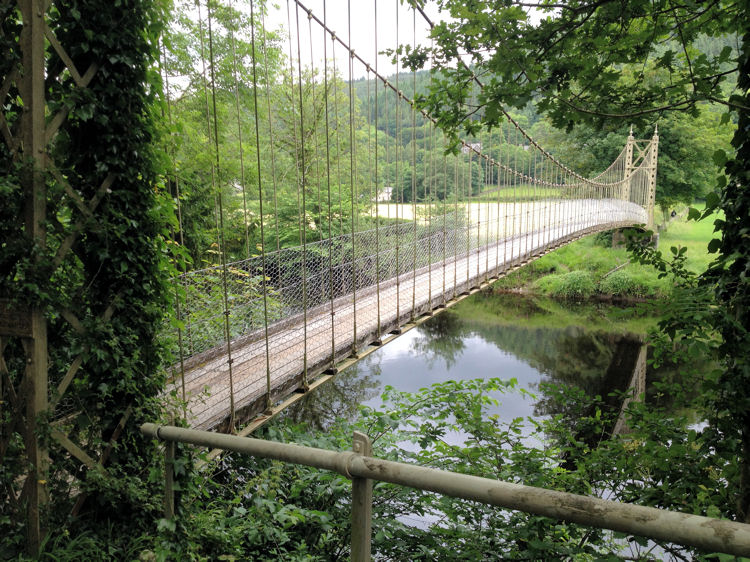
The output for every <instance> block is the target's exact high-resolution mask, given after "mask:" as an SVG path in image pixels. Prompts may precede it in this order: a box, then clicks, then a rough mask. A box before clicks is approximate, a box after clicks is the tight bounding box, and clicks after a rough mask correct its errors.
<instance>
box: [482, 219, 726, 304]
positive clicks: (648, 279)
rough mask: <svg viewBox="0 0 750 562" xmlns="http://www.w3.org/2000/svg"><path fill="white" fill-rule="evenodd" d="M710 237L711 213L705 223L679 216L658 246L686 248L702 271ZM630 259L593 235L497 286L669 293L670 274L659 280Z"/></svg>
mask: <svg viewBox="0 0 750 562" xmlns="http://www.w3.org/2000/svg"><path fill="white" fill-rule="evenodd" d="M711 238H713V219H712V218H711V217H709V218H707V219H706V220H704V221H701V222H695V221H689V222H688V221H687V220H686V219H684V218H680V219H675V220H673V221H672V222H671V223H670V224H669V226H668V229H667V230H666V231H665V232H662V233H661V236H660V240H659V249H660V250H661V251H662V253H664V254H665V255H669V253H670V248H671V247H673V246H675V247H686V248H687V249H688V251H687V262H686V265H687V267H688V269H690V270H692V271H694V272H696V273H699V272H701V271H704V270H705V269H706V266H707V265H708V264H709V263H710V262H711V260H712V259H713V256H712V255H711V254H709V253H708V251H707V249H706V248H707V245H708V242H709V241H710V240H711ZM629 259H630V256H629V255H628V252H627V250H625V248H612V247H610V245H609V243H608V241H607V239H606V236H604V235H596V236H588V237H586V238H584V239H583V240H579V241H577V242H573V243H572V244H568V245H567V246H565V247H563V248H560V249H558V250H556V251H554V252H551V253H549V254H547V255H546V256H544V257H542V258H540V259H538V260H537V261H535V262H533V263H531V264H529V265H527V266H525V267H523V268H521V269H519V270H518V271H516V272H514V273H512V274H510V275H508V276H507V277H505V278H503V279H500V280H499V281H498V282H497V283H496V284H495V285H494V286H495V287H496V288H498V289H523V290H524V291H527V292H530V293H534V294H542V295H549V296H554V297H560V298H572V299H583V298H587V297H589V296H591V295H593V294H595V293H599V294H604V295H610V296H615V297H625V298H627V297H630V298H632V297H636V298H660V297H664V296H666V295H667V294H669V292H670V291H671V281H670V280H669V279H668V278H664V279H659V278H658V275H657V273H656V271H654V270H653V269H652V268H651V267H648V266H643V265H639V264H635V263H628V261H629ZM618 267H619V269H617V268H618Z"/></svg>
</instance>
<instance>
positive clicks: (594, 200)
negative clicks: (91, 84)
mask: <svg viewBox="0 0 750 562" xmlns="http://www.w3.org/2000/svg"><path fill="white" fill-rule="evenodd" d="M293 10H294V11H292V10H290V13H289V14H287V20H288V22H289V26H290V30H291V31H290V33H289V37H288V40H289V45H288V46H289V56H288V61H287V62H288V64H289V67H288V72H287V73H286V74H287V75H286V77H285V80H286V81H287V85H291V86H292V88H291V90H290V91H291V92H292V93H291V97H290V98H289V99H288V100H287V101H288V103H289V107H288V108H286V109H287V111H286V112H283V111H282V109H280V108H279V107H278V105H277V104H276V103H275V95H276V94H275V92H274V85H273V84H270V85H269V83H268V82H267V81H263V83H261V82H260V81H259V76H262V75H263V74H264V73H265V72H267V67H265V66H264V63H263V61H260V60H258V62H257V63H256V62H255V60H256V59H253V62H252V68H251V70H252V72H251V76H252V86H253V96H254V98H253V99H254V102H253V105H252V106H251V107H250V110H252V111H253V112H254V116H255V129H254V138H253V142H254V144H255V152H256V162H255V164H256V166H257V170H258V173H257V185H256V188H257V191H255V192H254V194H253V193H252V192H251V193H250V194H249V195H247V196H248V197H249V198H250V199H251V200H252V202H253V203H254V204H256V207H255V208H256V209H257V210H258V213H259V216H258V217H256V218H257V223H258V230H259V231H260V238H259V241H258V240H255V241H254V242H253V243H250V242H249V241H247V243H246V246H247V248H248V252H247V256H246V257H245V258H244V259H232V256H231V255H230V254H229V253H228V252H227V251H225V247H226V244H225V243H224V239H223V233H224V230H223V227H221V226H220V227H219V229H218V230H219V240H217V244H216V245H217V247H218V248H219V253H220V254H221V255H220V259H219V263H217V264H216V265H213V266H211V267H207V268H204V269H199V270H192V271H185V272H184V273H183V274H182V275H180V276H179V277H177V278H175V279H174V283H175V284H176V286H177V287H178V293H179V294H180V296H179V297H178V302H177V303H176V310H177V313H178V315H179V318H178V323H177V325H178V327H177V328H175V329H173V330H172V331H171V336H170V337H171V340H172V342H173V346H172V347H173V351H174V353H173V357H174V360H173V361H172V365H171V367H170V370H171V374H172V376H171V383H170V384H171V390H173V391H176V392H177V393H178V395H181V396H182V397H183V398H184V400H185V401H186V403H187V410H186V418H187V422H188V424H189V425H190V426H191V427H193V428H196V429H223V430H234V428H235V427H236V426H237V425H238V424H240V425H241V424H245V423H248V422H250V423H249V425H247V426H246V427H245V429H244V430H243V431H244V433H249V432H250V431H252V429H254V428H255V427H257V426H258V425H260V424H262V423H263V422H264V421H265V420H266V419H268V417H269V416H270V415H272V414H273V413H275V412H278V411H280V410H281V409H283V408H284V407H285V406H286V405H288V404H289V403H291V402H293V401H295V400H296V399H297V398H298V397H299V396H300V395H302V394H303V393H304V392H306V391H308V390H310V389H312V388H315V387H316V386H317V385H319V384H322V383H323V382H325V381H326V380H328V378H329V377H330V376H332V374H334V373H335V372H336V371H337V370H339V369H340V368H342V366H345V365H346V364H348V362H350V361H353V360H356V358H358V357H361V356H362V355H364V354H366V353H369V352H370V351H371V350H372V349H373V346H377V345H380V344H381V343H383V342H386V341H388V340H389V338H392V337H394V336H395V335H397V334H398V333H400V332H402V331H403V330H405V329H409V328H411V327H413V326H414V325H416V324H417V323H419V322H421V321H422V319H423V318H424V315H427V314H432V313H433V312H434V311H437V310H439V309H441V308H444V307H446V306H450V305H451V304H452V303H454V302H456V301H457V300H460V299H461V298H462V297H463V296H464V295H466V294H468V293H471V292H472V291H475V290H477V289H478V288H480V287H483V286H485V285H487V284H488V283H491V282H492V281H493V280H495V279H497V278H498V277H500V276H502V275H504V274H506V273H507V272H509V271H511V270H513V269H515V268H518V267H520V266H522V265H523V264H525V263H527V262H529V261H531V260H533V259H536V258H537V257H539V256H541V255H543V254H545V253H547V252H549V251H551V250H553V249H555V248H557V247H559V246H561V245H563V244H566V243H569V242H571V241H573V240H576V239H578V238H580V237H582V236H586V235H589V234H592V233H595V232H599V231H603V230H609V229H616V228H621V227H628V226H635V225H645V226H646V227H648V228H651V227H652V226H653V222H654V219H653V209H654V195H655V187H656V164H657V154H658V134H657V132H656V131H655V132H654V134H653V136H652V137H651V138H649V139H636V138H635V137H634V136H633V132H632V129H631V132H630V135H629V136H628V137H627V141H626V142H625V146H624V147H623V149H622V151H621V152H620V154H619V155H618V156H617V158H615V159H614V161H613V162H612V164H611V165H610V166H609V167H608V168H607V169H606V170H605V171H604V172H602V173H601V174H599V175H596V176H595V177H583V176H581V175H580V174H577V173H576V172H574V171H573V170H571V169H570V168H568V167H567V166H565V165H564V164H562V163H561V162H560V161H559V160H557V159H556V158H555V157H554V156H553V155H552V154H550V153H549V152H548V151H546V150H545V149H543V148H542V147H541V146H539V144H538V143H537V142H536V141H535V140H534V139H532V138H531V136H530V135H529V134H528V133H527V132H526V131H525V130H524V129H523V128H522V127H521V126H520V125H519V124H518V123H517V122H516V121H515V120H514V119H513V118H512V117H511V116H510V115H509V114H507V113H506V114H505V115H504V119H503V120H502V122H501V124H500V126H499V127H498V128H497V129H496V130H495V131H494V132H493V133H492V134H490V135H488V136H487V137H486V139H485V142H484V144H482V142H479V141H478V140H477V139H465V140H464V141H461V143H460V150H459V151H457V153H455V154H454V153H449V152H447V150H446V149H447V147H448V145H449V140H448V139H447V138H446V137H445V136H444V135H443V134H442V132H441V131H440V130H439V128H438V126H437V123H436V121H435V120H434V119H433V118H432V117H431V116H430V115H428V114H426V113H425V112H423V111H421V110H419V109H418V108H417V105H416V104H415V103H414V101H413V100H414V99H416V97H417V95H418V88H417V75H416V74H414V73H409V74H403V73H401V72H400V71H399V70H398V69H397V70H396V74H395V77H391V78H388V77H386V76H384V75H383V74H382V73H381V72H379V70H378V62H379V59H380V58H381V56H380V55H379V54H378V53H379V51H378V47H377V45H375V46H374V47H375V49H374V51H375V54H374V55H373V60H372V61H366V60H365V59H364V58H362V56H361V54H360V52H359V51H357V52H355V51H354V49H353V48H352V46H351V38H349V39H348V40H347V41H345V40H344V37H345V36H344V35H340V34H336V33H335V32H334V30H332V29H331V28H330V27H329V26H328V24H327V23H326V20H325V16H324V17H323V18H320V17H319V16H318V15H317V14H315V13H313V12H312V11H311V10H308V9H307V8H306V7H305V6H304V5H303V4H302V3H300V2H295V3H294V8H293ZM300 11H302V12H303V15H305V14H306V15H307V16H308V17H307V22H308V25H307V27H305V26H304V25H300V23H299V12H300ZM202 16H203V17H204V19H205V18H206V17H207V18H208V21H207V22H203V23H204V24H203V25H202V26H201V29H202V30H206V29H208V30H209V32H210V31H211V29H213V30H214V33H217V32H216V26H217V25H218V24H217V23H216V22H215V21H214V22H213V27H211V25H209V24H212V22H211V20H210V18H211V13H210V12H209V13H208V15H206V14H203V15H202ZM415 17H416V16H415ZM376 19H377V18H376ZM251 21H252V22H253V23H252V26H251V27H252V29H251V30H250V31H251V33H250V34H251V37H252V40H253V53H254V52H255V48H256V42H263V41H264V40H265V37H266V33H267V31H266V29H265V28H264V27H263V26H262V25H258V22H257V18H256V19H253V20H251ZM264 21H265V20H264V19H263V18H261V20H260V23H261V24H262V23H264ZM295 22H296V23H295ZM375 25H376V36H377V21H376V22H375ZM256 26H257V27H258V29H256ZM315 38H320V39H321V40H322V44H323V48H322V49H321V50H322V51H323V53H322V57H323V58H322V59H321V60H317V59H316V58H315V55H314V54H313V44H314V39H315ZM208 39H211V36H210V35H209V36H208ZM295 39H296V55H294V51H295V49H294V47H295V41H294V40H295ZM300 39H302V40H304V41H300ZM308 39H309V44H310V53H309V54H308V55H306V56H303V55H302V52H301V50H300V45H301V44H302V43H303V42H305V43H306V42H307V40H308ZM342 52H343V54H342ZM318 56H320V55H318ZM226 57H227V60H217V58H216V57H215V56H214V54H213V53H208V54H207V53H206V52H205V51H204V54H203V60H202V61H201V64H202V65H203V67H204V68H207V67H208V68H211V69H213V68H214V66H215V65H218V64H225V65H228V66H230V67H231V66H232V65H233V64H235V63H236V61H234V60H232V52H231V50H228V51H227V52H226ZM324 60H325V61H328V63H327V64H325V63H323V62H322V61H324ZM303 65H304V69H303ZM342 69H346V72H347V75H346V76H343V77H342V76H341V73H342V72H343V71H342ZM163 73H164V77H165V82H166V83H167V84H169V83H170V76H169V68H168V66H167V65H166V64H165V65H164V68H163ZM205 76H206V75H205V73H204V77H205ZM211 76H212V75H211ZM357 76H362V77H364V81H359V82H357V83H356V84H355V82H356V80H355V77H357ZM429 76H430V78H429V79H430V80H431V79H432V75H431V74H430V75H429ZM423 78H424V76H421V78H420V79H423ZM344 79H346V81H345V80H344ZM235 80H236V73H235ZM173 81H174V79H173ZM355 86H356V88H357V90H356V91H355ZM420 87H421V86H420ZM203 88H204V93H205V96H206V99H207V100H208V99H210V98H213V99H214V100H215V97H216V96H217V92H216V89H215V88H212V87H209V81H208V80H206V81H205V82H204V86H203ZM234 88H235V91H238V88H239V86H238V83H237V82H236V83H235V85H234ZM476 88H477V89H479V88H481V84H480V83H479V82H478V81H477V84H476ZM168 91H169V90H168ZM303 92H304V93H303ZM168 101H169V103H170V104H171V103H176V102H175V101H173V100H171V99H170V100H168ZM209 105H210V104H209ZM237 121H238V123H237V129H238V132H239V133H241V131H242V127H241V124H240V112H239V111H238V112H237ZM216 123H217V117H216V115H215V114H213V115H212V114H211V112H210V111H209V112H207V123H206V128H207V131H208V132H209V135H208V136H209V139H210V140H211V146H210V147H209V150H211V151H212V153H213V154H214V155H215V160H214V162H213V163H212V170H211V177H212V178H213V177H217V178H218V177H221V176H222V174H224V171H223V170H222V169H221V161H222V160H221V158H220V155H221V154H222V151H228V150H232V148H231V147H230V146H228V145H227V146H225V145H223V144H222V143H223V142H224V141H223V140H222V139H220V138H218V136H217V135H213V136H212V133H211V131H212V130H213V131H215V130H216V129H215V127H216ZM280 124H283V126H285V127H286V128H287V130H288V133H289V135H291V136H292V141H293V142H292V144H293V149H292V150H291V152H289V149H288V146H287V145H285V144H283V143H280V142H278V139H276V138H275V137H274V135H275V134H279V127H280V126H281V125H280ZM287 140H288V139H287ZM287 144H288V143H287ZM285 150H286V151H287V152H284V151H285ZM240 158H242V152H240ZM289 161H291V162H292V164H288V162H289ZM284 162H287V164H286V165H287V169H283V166H284ZM175 167H176V168H177V167H179V166H178V164H177V163H176V164H175ZM242 169H243V170H244V165H243V166H242ZM243 174H244V172H243ZM230 181H233V182H234V183H232V185H234V186H235V188H236V187H237V186H241V189H242V193H243V197H245V196H246V193H245V183H246V182H245V178H244V175H242V176H241V177H238V178H236V180H230ZM217 193H219V195H217V205H218V206H217V213H218V216H219V218H221V216H222V215H221V213H222V212H223V211H222V209H221V202H222V195H221V190H217ZM280 193H286V194H290V193H291V194H294V195H295V196H296V198H297V209H296V214H297V217H298V218H297V225H296V228H297V234H296V240H297V243H296V244H294V245H290V246H287V247H284V244H283V243H281V241H280V238H281V237H280V236H279V211H278V209H277V202H278V198H277V194H280ZM246 216H247V214H246ZM246 226H247V225H246ZM246 234H247V231H246ZM254 245H255V246H256V247H257V248H258V249H259V250H260V253H259V255H251V254H250V252H249V248H251V247H253V246H254Z"/></svg>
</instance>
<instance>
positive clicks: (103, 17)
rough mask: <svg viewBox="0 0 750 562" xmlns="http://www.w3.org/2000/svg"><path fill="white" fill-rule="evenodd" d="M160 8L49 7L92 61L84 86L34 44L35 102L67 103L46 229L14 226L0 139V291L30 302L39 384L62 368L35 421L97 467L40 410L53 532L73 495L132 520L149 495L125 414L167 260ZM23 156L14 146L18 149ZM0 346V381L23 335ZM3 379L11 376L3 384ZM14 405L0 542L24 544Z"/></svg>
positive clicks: (6, 36) (135, 418)
mask: <svg viewBox="0 0 750 562" xmlns="http://www.w3.org/2000/svg"><path fill="white" fill-rule="evenodd" d="M161 8H162V6H161V5H160V4H158V3H154V2H150V1H148V2H141V1H136V0H133V1H123V2H117V3H112V2H101V1H95V0H89V1H83V2H77V3H76V4H75V6H67V5H65V6H57V5H55V6H53V7H51V8H50V12H49V15H48V19H47V25H48V26H49V30H50V33H54V36H55V37H56V39H57V41H58V42H59V44H60V45H61V46H62V49H64V51H65V52H66V53H67V55H68V57H69V58H70V60H71V61H72V63H73V64H74V65H75V68H76V69H78V71H79V72H80V74H83V73H84V72H85V71H86V70H87V69H90V68H92V67H91V65H94V67H95V68H96V72H95V74H94V75H93V78H92V80H91V81H90V83H89V84H88V85H87V86H86V87H79V86H78V85H77V84H76V82H75V80H74V77H73V75H72V73H71V72H70V71H68V70H67V69H66V68H65V67H66V62H65V61H64V60H63V59H62V58H61V56H60V55H59V53H58V51H57V50H55V49H53V48H52V46H51V45H50V44H49V43H48V44H47V53H46V68H45V69H44V70H45V71H46V74H45V78H46V84H45V95H46V100H47V109H48V113H49V114H52V115H54V114H57V113H58V112H60V111H62V112H63V113H61V115H63V116H65V117H66V118H65V119H64V120H63V122H62V125H61V126H60V128H59V130H58V131H57V134H56V135H55V136H54V137H52V138H51V139H50V142H49V145H48V163H47V171H48V173H47V174H46V176H45V181H46V188H47V207H48V212H47V221H46V224H45V227H46V239H45V240H41V241H40V240H36V241H35V240H33V239H32V237H31V233H30V232H29V231H28V230H26V228H25V227H24V223H23V213H21V212H20V207H21V205H22V204H23V201H24V193H23V191H22V187H21V185H22V184H21V182H20V181H19V176H18V175H15V174H14V173H13V171H14V170H18V169H19V167H18V165H17V164H18V162H19V161H17V160H14V156H13V154H12V153H11V152H10V150H9V149H8V146H7V145H6V144H5V143H2V144H0V161H1V162H2V164H1V165H2V167H3V169H4V170H10V171H11V173H10V174H8V175H5V174H3V179H2V181H1V182H0V183H1V185H2V188H0V209H2V211H0V213H2V214H1V215H0V224H1V225H2V226H0V229H1V230H0V233H1V234H0V236H1V237H0V255H1V256H2V258H1V260H2V262H1V266H0V294H2V296H3V297H6V298H10V299H11V300H12V301H14V302H15V303H17V304H18V305H22V306H23V305H25V306H33V307H39V308H41V309H42V310H43V311H44V315H45V318H46V320H47V323H48V328H47V334H48V360H49V370H48V371H49V372H48V376H49V386H50V388H51V389H57V388H58V385H60V384H61V381H63V380H64V378H65V377H66V375H67V374H71V375H74V377H73V378H72V381H71V384H70V387H69V388H68V391H67V393H66V394H65V395H64V396H63V397H62V399H61V400H60V396H59V395H58V394H57V392H56V391H55V390H53V391H51V393H50V394H51V396H50V398H51V400H52V401H53V404H54V406H53V407H52V408H51V409H50V411H49V413H48V418H47V419H46V420H40V421H46V422H50V423H52V424H54V425H53V426H52V428H54V429H55V430H58V431H60V432H62V433H64V434H66V435H67V436H68V438H69V439H70V440H71V441H72V442H73V443H74V444H76V446H77V447H79V448H80V449H81V450H82V451H83V453H84V454H86V455H88V456H89V458H92V459H96V461H97V462H98V461H101V464H102V465H103V467H104V468H103V469H101V468H100V467H93V468H91V469H88V468H86V467H83V466H82V464H81V461H80V460H78V459H76V458H74V457H73V456H72V455H70V454H69V453H68V451H66V450H65V449H64V448H63V447H62V446H61V445H60V443H59V442H58V440H56V439H52V438H50V437H49V432H50V430H51V429H52V428H51V427H50V426H49V425H47V424H44V426H43V427H44V429H43V431H42V435H40V437H41V438H42V439H43V440H44V442H45V444H46V446H47V447H48V450H49V455H50V458H51V464H50V471H49V477H48V479H47V482H46V484H47V486H48V489H49V495H50V503H49V505H48V508H47V509H46V510H45V512H44V514H43V522H42V524H43V526H44V528H46V529H49V530H51V531H53V532H60V531H61V530H62V529H63V528H67V529H68V530H69V532H71V533H73V534H74V535H75V534H76V533H77V532H78V522H77V521H75V520H74V521H71V519H70V515H71V511H74V512H75V513H77V514H79V515H85V517H83V518H82V521H83V523H82V524H83V526H84V527H85V526H87V525H91V524H95V522H96V521H97V520H98V518H99V517H102V516H104V517H106V518H107V520H108V521H109V522H110V523H109V524H110V525H111V526H113V527H116V526H118V525H121V524H125V525H126V526H130V525H133V524H134V523H135V522H137V521H144V518H145V517H146V514H148V513H150V510H151V509H153V507H154V505H155V498H154V495H153V490H150V489H149V486H148V485H146V484H145V483H146V482H147V476H148V470H149V467H150V466H152V464H153V461H154V454H155V450H154V448H153V447H152V446H151V443H149V442H148V441H147V440H145V439H144V438H143V437H142V435H141V434H140V432H139V431H138V425H139V422H141V421H142V420H144V419H152V418H153V417H154V416H157V415H158V412H159V411H160V408H161V406H160V400H157V396H158V395H159V394H160V393H161V392H162V390H163V388H164V377H163V376H162V375H161V374H160V372H159V370H158V367H159V364H160V355H161V348H160V344H159V343H158V342H157V341H156V337H155V336H156V329H157V327H158V325H159V323H160V321H161V318H162V316H163V314H164V312H165V310H166V309H167V308H168V306H169V302H170V297H169V291H168V288H167V282H168V277H169V276H170V272H171V271H172V268H171V266H170V261H169V259H168V258H169V255H168V250H167V245H166V243H165V235H168V231H167V228H168V226H169V225H170V221H171V219H172V217H173V214H172V209H171V205H170V203H169V201H168V199H167V200H165V198H164V197H163V196H162V195H161V193H160V188H159V181H160V178H159V172H160V168H159V158H158V156H157V154H156V152H155V145H154V143H155V141H156V135H155V133H156V131H155V127H154V125H153V119H154V117H155V116H154V115H153V114H152V110H153V109H154V106H155V99H154V96H155V93H156V86H158V78H157V77H156V76H154V74H153V64H154V57H155V56H156V52H157V40H158V36H159V33H160V31H161V25H160V24H161V21H162V19H163V13H162V12H161ZM40 15H41V14H40ZM19 18H20V13H19V11H18V10H17V8H16V7H15V6H14V4H9V3H5V4H3V7H2V12H1V13H0V19H1V20H2V25H3V29H4V31H6V32H7V33H3V34H2V37H3V39H2V41H3V42H4V43H6V44H5V47H7V51H6V49H3V52H4V53H5V52H8V53H12V54H15V53H17V52H18V44H17V43H16V42H17V41H18V33H19V30H20V27H21V22H20V19H19ZM82 38H86V40H85V41H82ZM7 43H10V45H8V44H7ZM18 64H19V61H18V59H16V58H15V57H14V56H11V57H7V58H6V57H5V56H4V57H3V62H2V69H3V76H7V75H8V72H9V71H10V70H11V69H16V70H18V68H17V65H18ZM26 71H29V69H23V72H26ZM40 71H41V69H40ZM8 100H11V101H10V104H11V105H10V106H5V107H4V112H5V115H6V117H7V116H10V118H11V120H12V122H11V124H12V125H13V126H14V129H15V128H16V127H15V126H16V125H17V123H16V121H15V119H17V117H18V115H19V114H20V112H21V110H22V107H21V106H20V103H21V101H20V98H19V97H18V96H17V95H11V96H9V98H8V99H6V100H4V101H5V103H8ZM24 156H25V157H26V158H28V156H29V155H28V154H25V155H24ZM35 156H37V155H35ZM28 165H30V161H28V160H23V161H22V162H21V166H22V167H25V166H28ZM92 202H94V203H96V202H98V205H95V204H92ZM4 351H5V359H6V362H7V363H8V366H9V371H10V381H11V383H13V384H18V383H19V381H20V380H21V377H22V374H23V362H22V360H23V351H22V349H21V344H20V342H19V341H18V340H11V342H10V344H9V346H8V348H6V349H5V350H4ZM2 388H3V391H4V393H7V392H10V391H8V388H7V386H6V384H3V386H2ZM11 390H12V389H11ZM21 390H23V389H21ZM11 397H12V395H11ZM6 398H7V394H4V395H3V397H2V400H5V399H6ZM58 400H59V401H58ZM12 413H13V410H12V409H10V408H5V407H3V408H2V415H3V416H4V419H2V420H0V421H1V422H2V423H3V435H4V437H5V436H6V435H8V434H10V435H11V436H13V435H15V437H13V438H11V439H10V441H9V448H8V449H7V450H4V451H3V453H4V455H3V461H2V466H3V469H2V471H0V489H1V490H2V496H0V497H1V498H2V501H1V503H0V513H2V515H0V535H2V537H3V539H2V546H1V547H0V557H6V556H13V555H14V554H15V553H16V552H17V551H19V550H22V549H23V538H22V537H23V534H22V533H19V530H20V531H22V529H23V525H22V523H21V521H22V520H23V516H22V513H19V511H21V510H16V509H15V507H16V506H15V505H14V500H15V496H16V493H17V489H16V488H17V485H18V482H19V480H18V478H19V477H20V476H21V475H23V474H24V473H25V471H26V466H25V462H26V461H25V460H24V459H25V457H24V450H23V444H22V441H21V439H20V438H18V434H13V427H10V426H8V425H6V423H7V422H8V419H7V418H6V417H5V416H10V415H11V414H12ZM6 430H7V431H8V432H9V433H8V434H6V433H5V432H6ZM77 500H78V504H77V505H76V501H77ZM74 505H75V507H74Z"/></svg>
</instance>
